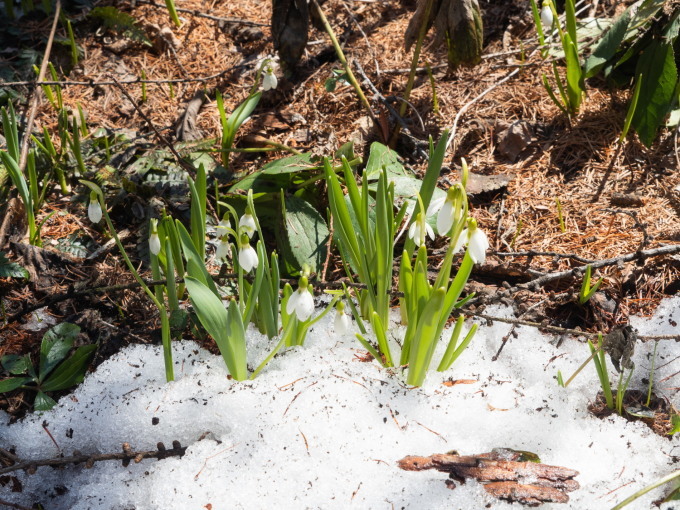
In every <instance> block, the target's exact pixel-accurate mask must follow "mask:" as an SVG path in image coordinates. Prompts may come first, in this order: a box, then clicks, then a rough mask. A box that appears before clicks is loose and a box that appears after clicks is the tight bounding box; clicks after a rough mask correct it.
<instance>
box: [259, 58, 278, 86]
mask: <svg viewBox="0 0 680 510" xmlns="http://www.w3.org/2000/svg"><path fill="white" fill-rule="evenodd" d="M276 67H277V65H276V63H275V62H274V61H273V60H271V59H267V60H266V61H265V64H264V67H263V68H262V71H263V76H262V90H264V91H267V90H272V89H275V88H276V87H277V86H278V84H279V80H278V78H276Z"/></svg>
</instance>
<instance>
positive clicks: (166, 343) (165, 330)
mask: <svg viewBox="0 0 680 510" xmlns="http://www.w3.org/2000/svg"><path fill="white" fill-rule="evenodd" d="M80 182H81V183H82V184H85V185H86V186H87V187H88V188H90V189H91V190H92V191H94V192H95V193H96V194H97V199H98V200H99V205H100V206H101V208H102V213H103V216H104V220H105V221H106V226H107V228H108V229H109V233H110V234H111V236H112V237H113V239H114V241H115V242H116V246H117V247H118V249H119V250H120V253H121V255H122V256H123V259H124V260H125V264H126V265H127V267H128V269H129V270H130V272H131V273H132V276H134V278H135V280H136V281H137V283H138V284H139V286H140V287H142V289H144V292H145V293H146V295H147V296H149V299H151V301H153V304H154V305H156V308H158V311H159V315H160V317H161V337H162V340H163V358H164V361H165V377H166V380H167V381H173V380H174V379H175V375H174V369H173V365H172V350H171V345H170V321H169V320H168V314H167V312H166V309H165V305H164V304H163V303H162V302H161V301H159V300H158V299H157V298H156V295H155V294H154V293H153V291H152V290H151V289H150V288H149V286H148V285H147V284H146V283H145V282H144V280H143V279H142V277H141V276H140V275H139V273H138V272H137V269H135V266H134V265H133V264H132V261H131V260H130V257H128V254H127V252H126V251H125V247H124V246H123V243H122V242H121V240H120V237H118V233H117V232H116V229H115V228H113V223H112V222H111V218H110V217H109V213H108V211H107V210H106V203H105V202H104V194H103V193H102V190H101V189H100V188H99V186H97V185H96V184H94V183H92V182H89V181H85V180H81V181H80Z"/></svg>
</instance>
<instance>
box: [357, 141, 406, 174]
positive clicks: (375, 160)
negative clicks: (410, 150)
mask: <svg viewBox="0 0 680 510" xmlns="http://www.w3.org/2000/svg"><path fill="white" fill-rule="evenodd" d="M383 167H385V170H386V172H387V174H388V176H389V177H390V178H391V176H392V175H409V173H408V172H407V171H406V169H405V168H404V165H402V164H401V163H400V162H399V155H398V154H397V153H396V152H394V151H393V150H392V149H390V148H389V147H387V146H386V145H383V144H381V143H379V142H373V143H372V144H371V152H370V154H369V156H368V162H367V163H366V168H365V169H364V173H365V174H366V175H367V177H368V180H369V181H375V180H377V179H378V176H379V173H380V170H381V169H382V168H383Z"/></svg>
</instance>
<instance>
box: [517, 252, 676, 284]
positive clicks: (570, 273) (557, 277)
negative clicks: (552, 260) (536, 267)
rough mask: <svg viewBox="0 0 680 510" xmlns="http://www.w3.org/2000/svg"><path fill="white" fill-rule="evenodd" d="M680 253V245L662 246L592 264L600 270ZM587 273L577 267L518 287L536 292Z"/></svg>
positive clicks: (592, 266)
mask: <svg viewBox="0 0 680 510" xmlns="http://www.w3.org/2000/svg"><path fill="white" fill-rule="evenodd" d="M679 252H680V245H677V244H673V245H669V246H661V247H660V248H654V249H652V250H644V251H636V252H635V253H628V254H626V255H621V256H619V257H612V258H609V259H604V260H597V261H594V262H590V263H589V264H590V266H591V268H592V269H598V268H600V267H606V266H614V265H616V264H619V263H623V262H631V261H633V260H644V259H646V258H649V257H656V256H659V255H670V254H673V253H679ZM584 272H585V267H575V268H574V269H568V270H566V271H557V272H554V273H548V274H544V275H542V276H540V277H538V278H535V279H534V280H531V281H530V282H527V283H520V284H519V285H517V286H518V287H519V288H521V289H527V290H536V289H538V288H539V287H542V286H544V285H545V284H547V283H550V282H554V281H555V280H561V279H562V278H572V277H574V276H577V275H579V274H582V273H584Z"/></svg>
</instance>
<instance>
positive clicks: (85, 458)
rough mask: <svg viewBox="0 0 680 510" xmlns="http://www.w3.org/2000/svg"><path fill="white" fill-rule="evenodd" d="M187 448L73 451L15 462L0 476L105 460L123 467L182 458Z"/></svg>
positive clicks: (174, 445)
mask: <svg viewBox="0 0 680 510" xmlns="http://www.w3.org/2000/svg"><path fill="white" fill-rule="evenodd" d="M186 450H187V447H186V446H182V445H181V444H180V442H179V441H173V442H172V449H171V450H167V449H166V448H165V445H164V444H163V443H158V445H157V450H155V451H154V450H151V451H140V452H134V451H132V449H131V448H130V444H129V443H123V451H122V452H119V453H102V454H95V455H83V454H82V453H80V452H79V451H77V450H76V451H74V452H73V455H71V456H70V457H57V458H56V459H37V460H24V461H21V462H17V463H15V464H13V465H11V466H8V467H4V468H0V475H4V474H6V473H12V472H14V471H19V470H22V469H24V470H26V472H27V473H28V474H29V475H32V474H33V473H35V472H36V470H37V468H38V467H40V466H52V467H58V466H66V465H69V464H75V465H77V464H82V463H85V467H86V468H91V467H92V466H93V465H94V463H95V462H101V461H105V460H121V461H123V466H124V467H125V466H127V465H128V464H130V461H134V462H135V463H139V462H141V461H142V460H144V459H158V460H162V459H165V458H167V457H182V456H183V455H184V453H185V452H186ZM3 455H4V453H3V452H1V451H0V457H1V456H3ZM13 457H14V458H13V459H9V460H11V461H12V462H15V459H16V456H13Z"/></svg>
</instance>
